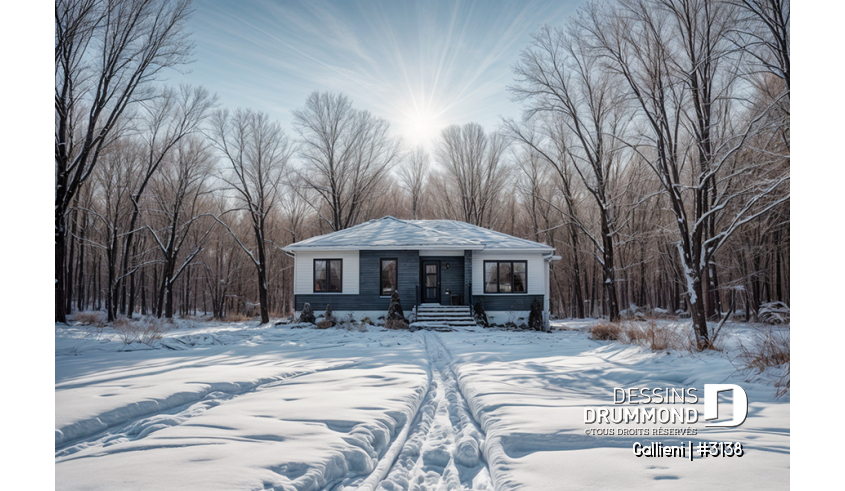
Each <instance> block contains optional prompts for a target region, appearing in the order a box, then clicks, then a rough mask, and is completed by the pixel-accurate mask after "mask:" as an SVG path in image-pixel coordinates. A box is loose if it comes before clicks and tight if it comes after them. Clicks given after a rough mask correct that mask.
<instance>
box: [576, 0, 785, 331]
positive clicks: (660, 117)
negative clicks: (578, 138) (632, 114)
mask: <svg viewBox="0 0 845 491" xmlns="http://www.w3.org/2000/svg"><path fill="white" fill-rule="evenodd" d="M713 3H716V2H705V1H703V0H690V1H679V2H670V1H668V0H667V1H665V2H664V1H660V0H630V1H624V2H622V4H621V7H619V8H618V9H608V10H605V11H602V10H601V9H598V8H591V9H589V10H588V11H587V18H586V21H585V22H584V24H583V25H584V26H585V29H586V33H585V34H587V35H589V36H590V37H591V38H592V39H593V42H595V43H596V44H597V45H598V46H600V47H601V50H602V51H603V56H604V57H605V59H606V60H607V63H608V66H609V67H611V68H612V69H613V70H615V71H616V72H617V73H618V74H619V75H620V76H621V77H622V78H623V79H624V80H625V83H626V85H627V87H628V89H629V92H630V95H631V97H632V98H633V100H634V101H635V103H636V105H637V108H638V112H639V116H640V118H639V121H640V122H641V123H642V125H643V128H644V133H643V135H642V138H641V140H640V141H639V142H638V143H637V144H635V145H632V148H635V149H636V150H637V151H638V152H639V154H640V156H641V160H642V162H644V163H645V164H646V165H648V166H649V167H650V168H651V169H652V170H653V171H654V172H655V174H656V175H657V176H658V178H659V179H660V182H661V185H662V187H663V190H664V192H665V193H666V194H667V195H668V197H669V204H670V206H671V209H672V211H673V213H674V215H675V217H676V222H677V227H678V236H679V241H678V244H677V248H678V252H679V254H680V256H681V264H682V266H683V273H684V277H685V279H686V294H687V302H688V303H689V306H690V311H691V315H692V319H693V325H694V328H695V334H696V336H697V338H698V340H699V344H700V345H702V346H706V345H709V343H710V338H709V333H708V330H707V319H706V308H705V301H704V290H705V285H706V284H707V283H706V281H707V270H708V267H709V265H710V263H711V260H712V257H713V255H714V254H715V253H716V251H718V250H719V248H721V246H723V245H724V244H725V243H726V242H727V240H728V239H729V238H730V236H731V235H732V234H733V233H734V232H735V231H736V230H738V229H739V228H740V227H742V226H743V225H745V224H747V223H749V222H750V221H752V220H754V219H755V218H757V217H759V216H761V215H763V214H765V213H767V212H768V211H769V210H771V209H772V208H773V207H776V206H778V205H779V204H781V203H783V202H784V201H786V200H788V199H789V195H788V193H786V194H779V191H781V190H782V189H783V187H785V186H784V185H785V184H786V183H788V181H789V174H788V170H787V171H786V172H784V171H783V170H782V168H779V167H774V168H766V167H765V165H761V164H763V163H761V162H759V161H756V160H753V159H749V160H745V159H739V158H738V157H739V156H740V150H741V149H742V148H743V147H744V146H745V145H746V143H747V142H748V140H749V137H750V136H751V135H752V134H753V133H756V132H758V131H759V130H760V129H761V127H762V125H763V123H764V121H765V119H764V118H765V114H766V112H767V111H766V110H765V109H764V110H763V111H762V112H761V111H753V112H749V111H750V108H746V111H745V114H744V115H743V114H738V112H739V109H738V108H737V109H733V108H727V107H723V108H722V109H721V111H720V114H721V116H722V117H721V118H720V119H718V120H712V121H711V122H710V123H709V124H705V126H706V129H708V131H710V136H709V137H708V136H706V135H705V134H702V133H701V129H702V127H703V126H702V123H700V122H699V118H700V116H699V113H700V109H699V108H697V107H696V106H697V105H700V104H710V106H711V107H710V109H712V106H713V105H715V104H717V103H721V104H724V105H728V104H729V103H731V102H732V99H731V98H730V86H731V85H732V84H734V83H735V81H736V76H735V73H736V70H735V69H734V68H733V67H732V66H731V65H730V64H729V63H728V62H727V61H726V60H721V59H718V58H717V54H718V53H722V48H721V46H722V44H723V43H724V42H726V38H725V34H726V32H727V31H726V30H725V29H723V28H721V26H720V23H721V22H723V19H724V18H725V17H721V16H719V15H717V12H718V9H715V8H713V5H712V4H713ZM722 5H724V4H722ZM721 14H722V15H724V12H722V13H721ZM693 50H695V54H696V58H693V56H692V53H693ZM693 59H695V60H696V61H695V62H693ZM702 71H704V72H707V73H708V76H709V77H710V78H709V80H711V81H712V83H713V84H714V85H710V86H709V87H708V86H706V85H703V82H702V81H701V80H700V79H699V80H698V82H697V83H698V85H696V78H697V77H701V75H702ZM716 81H719V85H718V86H716V85H715V83H716ZM705 91H709V94H710V95H706V94H705V93H704V92H705ZM728 115H731V116H732V117H730V118H729V117H727V116H728ZM717 124H718V125H719V131H720V132H721V134H720V135H719V136H720V137H719V138H718V141H717V142H716V141H712V140H713V139H715V137H716V134H714V133H715V131H714V130H713V127H715V126H716V125H717ZM687 138H689V139H692V141H693V148H686V147H685V146H684V142H685V140H686V139H687ZM705 140H711V142H710V143H711V149H710V150H709V151H707V152H706V153H704V152H703V149H702V143H703V142H704V141H705ZM752 174H753V175H754V179H752V180H748V179H742V177H743V176H744V177H746V178H747V177H749V176H750V175H752ZM710 225H712V226H713V228H712V229H710V228H709V226H710Z"/></svg>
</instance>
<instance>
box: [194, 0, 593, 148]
mask: <svg viewBox="0 0 845 491" xmlns="http://www.w3.org/2000/svg"><path fill="white" fill-rule="evenodd" d="M580 3H582V2H581V1H578V0H573V1H571V2H554V1H550V2H536V1H535V2H504V1H463V2H446V1H435V2H428V1H426V2H423V1H418V2H399V1H376V0H370V1H360V2H346V1H339V2H333V1H326V0H316V1H311V0H309V1H270V0H259V1H255V2H240V3H234V2H227V1H214V0H209V1H203V2H198V3H197V4H196V8H197V10H196V13H195V15H194V17H193V18H192V21H191V28H192V30H193V32H194V41H195V43H196V45H197V51H196V59H197V61H196V63H195V64H194V65H193V66H192V67H191V69H192V70H191V72H190V73H189V74H187V75H185V76H184V79H185V80H186V81H189V82H191V83H197V84H203V85H205V86H207V87H208V88H209V89H211V90H212V91H216V92H218V93H219V95H220V96H221V99H222V101H223V103H224V104H225V105H226V106H230V107H252V108H254V109H259V110H262V111H266V112H268V113H270V114H271V115H272V116H274V117H276V118H278V119H279V120H280V121H281V122H282V123H283V124H285V125H287V126H289V124H290V122H291V119H292V117H291V114H290V112H291V110H293V109H296V108H298V107H301V106H302V104H303V103H304V101H305V98H306V97H307V95H308V94H309V93H310V92H312V91H314V90H328V91H333V92H343V93H345V94H347V95H349V96H350V98H351V99H352V100H353V102H354V104H355V106H356V107H359V108H364V109H368V110H370V111H371V112H373V113H374V114H376V115H378V116H380V117H383V118H386V119H388V120H389V121H390V122H391V124H392V125H393V127H394V128H395V129H396V131H397V132H398V133H400V134H403V135H404V136H406V137H407V138H408V139H410V140H412V141H413V140H414V139H415V138H416V139H418V140H419V139H420V138H423V137H425V136H426V135H433V134H435V133H436V132H437V131H439V129H440V128H441V127H442V126H445V125H447V124H463V123H466V122H469V121H476V122H479V123H481V124H482V125H484V126H485V127H487V128H488V129H490V130H492V129H494V127H495V126H496V125H497V123H498V116H499V115H505V116H516V115H517V113H518V111H519V108H518V107H517V106H516V105H515V104H514V103H512V102H511V101H510V98H509V95H508V93H507V90H506V86H507V85H508V84H510V83H512V81H513V76H512V73H511V67H512V65H513V64H514V63H515V62H516V61H517V59H518V56H519V52H520V51H521V50H522V49H523V48H525V47H526V46H527V45H528V42H529V41H530V36H531V34H533V33H534V32H536V31H537V30H538V29H539V26H540V25H541V24H544V23H549V24H553V25H554V24H561V23H562V22H563V21H564V20H565V18H566V16H567V15H568V14H569V13H571V12H573V11H574V9H575V8H576V7H577V5H578V4H580ZM422 126H425V127H426V128H427V130H426V131H427V133H426V132H423V131H422V130H421V127H422Z"/></svg>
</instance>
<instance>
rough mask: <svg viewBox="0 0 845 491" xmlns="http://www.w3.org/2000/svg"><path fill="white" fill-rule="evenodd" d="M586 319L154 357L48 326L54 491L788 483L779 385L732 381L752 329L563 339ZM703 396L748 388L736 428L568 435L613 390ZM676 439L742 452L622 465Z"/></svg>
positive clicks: (242, 332)
mask: <svg viewBox="0 0 845 491" xmlns="http://www.w3.org/2000/svg"><path fill="white" fill-rule="evenodd" d="M591 322H594V321H580V322H569V321H556V322H555V323H554V324H553V325H554V327H556V328H557V329H556V330H554V331H553V332H552V333H540V332H511V331H501V330H484V329H477V330H474V331H471V330H467V331H459V332H433V331H417V332H413V333H412V332H406V331H386V330H383V329H381V328H378V327H372V326H369V330H368V331H367V332H359V331H357V330H351V331H348V330H345V329H337V328H334V329H328V330H316V329H308V328H304V329H302V328H292V327H290V326H272V325H269V326H256V323H255V322H251V323H250V322H247V323H238V324H225V323H213V322H206V323H202V322H184V321H183V322H180V323H179V324H178V326H179V327H178V328H175V329H173V330H171V331H169V332H168V333H166V334H165V335H164V337H163V339H161V340H159V341H155V342H151V343H150V344H151V345H152V346H147V345H142V344H138V343H135V344H132V345H129V346H127V345H126V344H124V343H123V342H121V341H120V336H119V335H118V334H117V333H115V332H114V331H113V330H112V329H111V328H104V329H102V330H98V329H96V328H94V327H90V326H77V327H67V326H64V325H57V327H56V386H55V403H56V421H55V428H56V431H55V435H56V436H55V438H56V439H55V471H56V488H57V489H203V490H205V489H279V490H289V489H291V490H292V489H297V490H306V489H307V490H312V489H313V490H317V489H332V490H335V489H337V490H339V489H370V490H375V489H382V490H399V489H432V490H433V489H496V490H511V489H527V490H534V489H554V490H557V489H588V488H589V489H620V488H624V489H664V488H666V489H668V488H677V487H683V488H684V489H702V490H704V489H708V490H712V489H717V488H716V486H718V485H721V486H725V485H728V486H731V487H732V488H734V489H762V488H765V489H787V488H788V487H789V475H790V426H789V414H790V406H789V394H787V395H785V396H783V397H780V398H777V397H775V393H776V388H775V387H774V386H773V383H774V381H775V380H777V379H778V378H779V375H780V372H779V371H778V370H774V369H773V370H768V371H767V372H765V373H762V374H758V373H754V372H751V371H747V370H738V369H737V366H735V365H738V363H737V361H736V360H735V359H734V358H735V355H736V349H735V346H738V345H739V343H743V342H745V343H747V342H748V340H749V339H750V332H751V328H749V327H747V326H744V325H742V324H736V325H731V324H729V325H728V326H727V327H726V330H727V332H726V334H724V336H725V338H724V346H725V348H726V349H725V350H724V351H722V352H706V353H689V352H684V351H671V352H667V351H659V352H651V351H650V350H647V349H644V348H641V347H638V346H631V345H623V344H619V343H616V342H604V341H593V340H591V339H589V337H588V334H587V333H586V332H584V331H583V330H579V328H584V327H586V326H588V325H589V324H590V323H591ZM787 333H788V329H787ZM732 360H733V361H732ZM714 383H733V384H740V385H741V386H742V387H743V388H744V389H745V390H746V392H747V393H748V398H749V413H748V419H747V420H746V421H745V423H744V424H743V425H741V426H739V427H737V428H721V429H720V428H704V422H703V421H701V422H698V423H696V424H694V425H692V426H691V427H693V428H696V429H697V430H698V435H696V436H686V437H679V436H661V437H646V436H619V435H616V436H606V435H605V436H595V435H587V434H585V433H586V432H587V430H589V429H591V428H597V427H599V426H597V425H587V424H585V423H584V408H587V407H606V406H612V405H613V388H614V387H621V388H630V387H695V388H698V390H699V395H701V394H702V393H703V392H702V388H703V385H704V384H714ZM702 406H703V404H702V403H701V402H699V404H698V405H697V406H696V407H697V408H698V409H699V412H702V411H703V408H702ZM689 407H692V406H689ZM659 426H664V427H666V426H672V427H677V426H678V425H659ZM603 427H604V428H610V427H614V426H608V425H604V426H603ZM615 427H616V428H622V427H626V426H624V425H618V426H615ZM627 427H629V428H634V427H640V428H642V427H643V426H642V425H640V426H637V425H633V426H627ZM688 440H692V441H693V444H695V443H697V442H698V441H732V442H741V443H742V444H743V447H744V450H745V451H744V455H743V456H742V457H733V458H727V457H709V458H695V459H694V460H693V461H690V460H688V459H682V458H644V457H640V458H638V457H635V456H634V454H633V452H632V445H633V443H634V442H642V443H643V444H646V445H648V444H650V443H651V442H653V441H655V442H663V443H664V444H666V445H673V444H675V445H676V444H678V443H679V442H686V441H688Z"/></svg>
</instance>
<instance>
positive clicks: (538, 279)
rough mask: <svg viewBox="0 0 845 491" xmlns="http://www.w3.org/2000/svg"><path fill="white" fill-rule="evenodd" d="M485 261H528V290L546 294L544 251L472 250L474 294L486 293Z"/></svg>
mask: <svg viewBox="0 0 845 491" xmlns="http://www.w3.org/2000/svg"><path fill="white" fill-rule="evenodd" d="M484 261H528V278H527V280H526V281H527V282H528V292H527V293H530V294H533V295H545V294H546V278H545V266H546V262H545V261H544V260H543V254H542V253H514V252H512V253H507V252H493V251H490V252H486V251H472V294H473V295H484ZM497 295H520V294H519V293H511V294H507V293H497Z"/></svg>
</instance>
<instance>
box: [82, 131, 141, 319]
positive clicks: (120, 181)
mask: <svg viewBox="0 0 845 491" xmlns="http://www.w3.org/2000/svg"><path fill="white" fill-rule="evenodd" d="M139 152H140V149H139V147H138V145H137V144H135V142H133V141H131V140H130V139H122V140H120V141H117V142H114V143H113V144H112V145H110V146H109V148H107V149H106V150H105V151H103V152H102V153H101V157H102V158H101V160H102V162H101V164H100V165H99V166H97V168H96V170H95V172H94V178H93V182H92V183H91V184H92V185H93V186H94V187H95V191H94V198H95V199H94V203H95V204H94V206H92V207H91V208H90V209H87V210H86V211H87V212H89V213H90V214H91V215H92V216H93V217H94V221H95V222H96V223H99V224H100V225H101V227H93V228H94V231H98V232H99V233H98V234H96V236H94V237H92V238H90V239H87V240H86V242H87V243H89V244H91V245H93V246H95V247H99V248H101V249H102V250H103V251H104V252H105V256H106V294H105V297H106V312H107V316H108V320H109V322H111V321H114V320H115V318H116V314H117V300H118V295H117V292H118V289H117V286H118V285H119V282H120V280H121V277H120V274H119V271H118V267H119V261H120V254H121V248H120V239H121V238H122V236H123V235H124V233H125V230H126V224H127V223H128V221H129V215H130V214H131V213H132V205H131V203H130V199H131V198H130V194H131V190H132V188H133V187H134V185H135V181H136V180H137V179H138V168H137V167H138V154H139ZM97 229H99V230H97ZM91 235H94V234H91Z"/></svg>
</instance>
